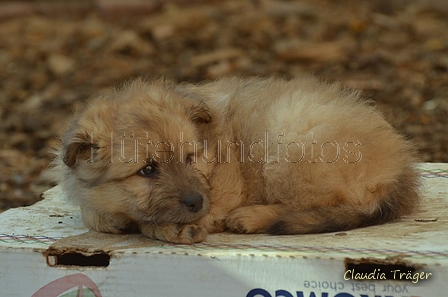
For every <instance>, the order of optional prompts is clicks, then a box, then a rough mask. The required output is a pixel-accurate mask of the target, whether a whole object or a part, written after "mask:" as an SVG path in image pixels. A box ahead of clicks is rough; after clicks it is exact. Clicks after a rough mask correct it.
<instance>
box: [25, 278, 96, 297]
mask: <svg viewBox="0 0 448 297" xmlns="http://www.w3.org/2000/svg"><path fill="white" fill-rule="evenodd" d="M74 288H78V289H77V290H76V289H74ZM31 297H102V295H101V292H100V290H99V289H98V287H97V285H96V284H95V283H94V282H93V281H92V280H91V279H90V278H88V277H87V276H85V275H84V274H82V273H78V274H72V275H68V276H64V277H61V278H58V279H57V280H54V281H52V282H51V283H49V284H47V285H45V286H44V287H42V288H40V289H39V291H37V292H36V293H34V294H33V296H31Z"/></svg>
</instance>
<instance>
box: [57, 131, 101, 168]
mask: <svg viewBox="0 0 448 297" xmlns="http://www.w3.org/2000/svg"><path fill="white" fill-rule="evenodd" d="M67 142H68V143H67V144H64V145H63V147H62V161H63V162H64V164H65V165H67V166H68V167H69V168H74V167H75V165H76V162H77V161H78V160H79V159H83V160H88V159H89V158H90V157H91V155H92V150H93V149H95V148H97V145H95V144H94V143H93V142H91V141H90V137H89V135H88V134H87V133H79V134H77V135H76V136H75V137H73V138H72V139H70V140H68V141H67Z"/></svg>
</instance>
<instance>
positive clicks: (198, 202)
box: [182, 193, 204, 213]
mask: <svg viewBox="0 0 448 297" xmlns="http://www.w3.org/2000/svg"><path fill="white" fill-rule="evenodd" d="M203 201H204V198H203V197H202V195H201V194H199V193H192V194H188V195H185V196H184V197H183V199H182V204H183V205H185V206H186V207H187V208H188V210H189V211H191V212H194V213H196V212H198V211H200V210H201V209H202V203H203Z"/></svg>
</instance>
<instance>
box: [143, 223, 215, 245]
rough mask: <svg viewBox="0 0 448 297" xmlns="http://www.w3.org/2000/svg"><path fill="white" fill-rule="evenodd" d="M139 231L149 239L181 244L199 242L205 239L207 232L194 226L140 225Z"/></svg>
mask: <svg viewBox="0 0 448 297" xmlns="http://www.w3.org/2000/svg"><path fill="white" fill-rule="evenodd" d="M140 230H141V232H142V233H143V235H145V236H148V237H149V238H153V239H159V240H163V241H167V242H172V243H181V244H193V243H196V242H201V241H204V240H205V238H206V237H207V231H206V230H205V229H204V228H203V227H201V226H199V225H195V224H162V225H153V224H142V225H140Z"/></svg>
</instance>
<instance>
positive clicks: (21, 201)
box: [0, 0, 448, 211]
mask: <svg viewBox="0 0 448 297" xmlns="http://www.w3.org/2000/svg"><path fill="white" fill-rule="evenodd" d="M187 2H188V1H181V0H177V1H145V2H143V1H128V2H126V1H120V0H115V1H111V2H107V1H104V0H102V1H100V0H97V1H95V0H90V1H89V0H82V1H73V2H70V4H67V2H66V1H56V0H53V1H30V2H15V1H10V2H5V1H1V0H0V115H1V121H0V211H1V210H5V209H7V208H10V207H17V206H22V205H29V204H32V203H34V202H36V201H37V200H39V197H40V193H41V192H42V191H44V190H46V189H47V188H49V187H51V186H52V185H53V182H52V181H51V180H52V177H51V172H50V171H49V170H48V165H49V162H50V160H51V158H52V156H51V153H50V148H51V147H52V146H54V145H55V144H57V142H58V135H59V133H61V130H62V129H63V127H64V123H65V122H66V120H67V119H68V118H69V117H70V116H71V114H72V112H73V110H76V108H77V107H78V106H79V105H80V104H82V102H83V101H85V100H86V99H88V98H89V97H90V96H92V95H94V94H95V93H97V92H99V91H101V90H102V89H104V88H107V87H109V86H111V85H114V84H119V83H120V82H123V81H124V80H128V79H130V78H132V77H137V76H144V77H149V78H152V77H160V76H165V77H168V78H170V79H173V80H175V81H179V82H180V81H189V82H198V81H202V80H212V79H215V78H217V77H221V76H226V75H245V76H252V75H277V76H282V77H286V78H292V77H296V76H300V75H302V74H307V73H313V74H315V75H317V76H319V77H322V78H323V79H326V80H329V81H334V80H338V81H342V83H343V84H345V85H346V86H348V87H353V88H360V89H363V90H364V94H365V96H366V97H368V98H370V99H372V100H373V101H375V102H376V105H377V106H378V108H379V109H380V110H381V111H383V112H384V114H385V116H386V118H387V119H388V121H390V122H391V123H392V125H393V126H394V127H396V128H397V129H398V130H400V131H402V132H403V133H404V134H405V135H407V136H408V137H409V138H411V139H413V141H414V142H415V143H416V144H417V145H418V147H419V148H420V155H421V159H422V161H425V162H448V133H447V132H448V72H447V69H448V55H447V54H448V33H447V32H448V3H447V2H446V1H444V0H439V1H437V0H434V1H430V0H427V1H417V0H414V1H413V0H407V1H406V0H391V1H387V0H372V1H367V0H365V1H355V0H346V1H337V0H333V1H331V0H327V1H324V0H303V1H281V0H277V1H272V0H259V1H256V0H254V1H239V0H235V1H224V0H221V1H219V0H214V1H211V0H208V1H207V0H203V1H192V2H188V3H189V4H188V5H187V4H186V3H187ZM123 3H125V4H123ZM126 3H127V4H126Z"/></svg>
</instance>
